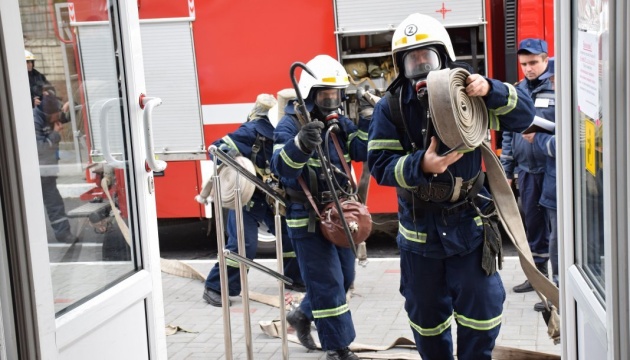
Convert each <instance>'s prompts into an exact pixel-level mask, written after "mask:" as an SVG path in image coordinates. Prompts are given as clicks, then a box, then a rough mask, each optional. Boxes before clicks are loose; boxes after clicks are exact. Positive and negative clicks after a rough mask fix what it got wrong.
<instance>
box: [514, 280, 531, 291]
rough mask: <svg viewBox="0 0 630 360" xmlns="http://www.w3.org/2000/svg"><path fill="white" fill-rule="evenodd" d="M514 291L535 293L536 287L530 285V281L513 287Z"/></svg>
mask: <svg viewBox="0 0 630 360" xmlns="http://www.w3.org/2000/svg"><path fill="white" fill-rule="evenodd" d="M512 290H514V292H515V293H526V292H530V291H534V287H533V286H532V284H530V283H529V280H525V282H523V283H522V284H520V285H516V286H515V287H513V288H512Z"/></svg>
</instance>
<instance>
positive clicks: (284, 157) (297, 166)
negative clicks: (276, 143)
mask: <svg viewBox="0 0 630 360" xmlns="http://www.w3.org/2000/svg"><path fill="white" fill-rule="evenodd" d="M280 157H281V158H282V160H284V163H285V164H287V165H289V166H290V167H292V168H294V169H301V168H303V167H304V165H305V164H306V163H299V162H295V161H293V160H291V158H290V157H289V155H287V153H286V151H284V149H282V150H281V151H280Z"/></svg>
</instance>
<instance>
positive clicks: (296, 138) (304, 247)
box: [272, 55, 369, 360]
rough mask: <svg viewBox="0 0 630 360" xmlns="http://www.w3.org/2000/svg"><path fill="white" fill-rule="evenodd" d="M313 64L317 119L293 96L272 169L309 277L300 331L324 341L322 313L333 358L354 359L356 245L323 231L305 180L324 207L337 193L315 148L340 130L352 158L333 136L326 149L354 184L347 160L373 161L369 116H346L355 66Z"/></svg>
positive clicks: (311, 92) (310, 97)
mask: <svg viewBox="0 0 630 360" xmlns="http://www.w3.org/2000/svg"><path fill="white" fill-rule="evenodd" d="M306 66H307V67H308V68H309V69H311V70H312V71H313V73H314V74H315V76H317V78H314V77H313V76H311V75H309V74H308V73H306V72H305V71H302V74H301V76H300V80H299V88H300V93H301V95H302V97H303V98H304V100H305V104H306V108H307V110H308V111H309V112H310V116H311V118H312V120H313V121H312V122H310V123H307V124H305V125H303V126H301V125H300V123H299V121H298V119H297V117H296V114H295V109H294V107H293V102H292V101H291V102H290V103H289V104H288V105H287V106H286V107H285V113H286V115H285V116H284V117H282V119H281V120H280V122H279V123H278V126H277V127H276V130H275V133H274V154H273V158H272V169H273V171H274V172H276V173H277V174H279V175H280V181H281V183H282V184H283V185H284V188H285V190H286V192H287V197H288V200H289V204H288V206H287V214H286V216H287V227H288V231H289V236H290V237H291V241H292V242H293V247H294V249H295V252H296V255H297V258H298V261H299V263H300V269H301V270H302V277H303V278H304V283H305V284H306V297H305V298H304V300H303V301H302V303H301V304H300V306H299V307H298V308H296V309H294V310H292V311H291V312H289V314H287V320H288V322H289V324H291V326H293V328H295V329H296V331H297V336H298V339H299V340H300V342H301V343H302V345H304V346H305V347H307V348H308V349H313V350H314V349H316V345H315V342H314V341H313V337H312V336H311V333H310V331H311V321H313V320H314V321H315V325H316V327H317V334H318V336H319V340H320V342H321V346H322V349H323V350H325V351H326V359H329V360H334V359H343V360H352V359H358V357H357V356H356V355H355V354H354V353H353V352H352V351H350V350H349V349H348V345H350V343H351V342H352V341H353V340H354V338H355V336H356V334H355V330H354V324H353V322H352V317H351V314H350V310H349V309H348V304H347V303H346V292H347V291H348V289H349V288H350V285H351V284H352V282H353V281H354V276H355V268H354V267H355V257H354V254H353V252H352V250H351V249H350V248H342V247H338V246H335V245H334V244H333V243H332V242H330V241H328V240H327V239H326V238H324V236H323V235H322V233H321V231H320V229H319V226H318V225H319V224H317V219H316V216H315V215H314V211H313V210H312V209H311V205H310V203H309V200H308V199H307V197H306V195H305V192H304V191H303V189H302V187H301V185H300V184H299V181H298V178H301V179H302V180H304V182H305V183H306V186H308V189H309V191H310V193H311V194H312V195H313V197H315V198H316V200H317V202H318V204H317V205H318V207H322V206H324V204H326V203H327V202H330V201H332V199H331V193H330V191H337V194H338V196H339V197H340V198H343V197H344V196H345V194H344V193H343V192H342V191H341V190H340V189H329V188H328V186H327V183H326V181H325V178H324V176H325V174H323V173H322V171H321V170H322V168H321V159H320V158H319V154H318V153H317V152H316V151H315V150H316V148H317V146H318V145H320V144H321V143H322V139H326V132H327V131H328V130H329V129H330V130H331V131H334V130H333V129H335V128H334V127H332V128H331V126H334V124H336V126H337V130H336V136H337V138H338V140H339V143H340V145H341V146H340V147H341V149H342V151H343V154H344V157H345V159H340V158H339V156H338V154H337V152H336V150H335V147H334V146H333V144H332V141H331V143H330V146H329V147H326V146H322V147H323V148H328V150H324V151H327V152H326V157H327V158H328V159H330V161H331V163H332V166H334V167H335V168H336V169H337V171H334V173H335V174H334V176H335V177H336V180H337V182H338V184H339V185H340V187H341V189H344V188H347V185H348V183H349V179H347V177H346V176H345V173H344V170H343V169H344V168H343V164H342V163H341V161H345V162H347V163H348V164H349V163H350V160H355V161H365V160H366V155H367V128H368V124H369V121H368V120H367V119H364V118H361V119H360V120H359V124H358V128H357V126H356V125H355V124H354V123H353V122H352V121H351V120H350V119H348V118H347V117H346V116H343V115H341V114H339V108H340V106H341V101H342V96H343V95H344V94H343V90H344V89H345V88H347V86H348V83H349V80H348V74H347V72H346V71H345V69H344V68H343V66H342V65H341V64H340V63H339V62H338V61H337V60H335V59H333V58H332V57H330V56H328V55H318V56H316V57H315V58H313V59H312V60H310V61H309V62H308V63H307V64H306Z"/></svg>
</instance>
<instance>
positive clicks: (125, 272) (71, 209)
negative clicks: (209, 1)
mask: <svg viewBox="0 0 630 360" xmlns="http://www.w3.org/2000/svg"><path fill="white" fill-rule="evenodd" d="M45 3H47V2H42V4H45ZM25 49H26V50H28V51H29V52H30V53H32V54H34V57H35V60H34V68H35V69H36V70H38V71H39V72H41V73H44V74H45V76H46V79H47V81H46V82H42V84H41V87H42V91H41V92H39V93H37V94H36V96H38V97H39V98H38V99H36V100H37V101H35V100H33V102H31V101H30V98H31V97H33V96H35V95H33V93H31V95H30V96H29V91H28V90H27V89H29V87H30V86H29V85H28V84H29V82H28V78H27V76H26V70H27V67H28V68H30V67H31V65H32V64H28V61H26V64H25V59H24V58H23V57H22V54H24V50H25ZM62 54H63V56H62ZM64 58H65V59H67V60H68V61H67V62H65V63H64V62H63V60H60V59H64ZM87 59H91V60H94V59H98V60H99V61H86V60H87ZM27 60H28V59H27ZM7 79H8V80H7ZM5 80H6V81H5ZM0 83H1V84H2V87H3V89H7V90H8V91H2V92H0V104H9V106H4V105H3V106H0V108H3V109H5V112H3V116H1V117H0V126H1V128H2V131H0V133H2V134H3V135H0V136H2V137H3V140H2V141H0V143H2V144H1V145H0V163H2V164H4V165H2V171H0V183H1V184H2V185H3V186H2V187H1V188H2V190H0V201H1V202H2V206H1V207H0V208H1V209H2V214H0V215H1V216H2V218H3V219H4V222H3V223H4V224H5V225H8V226H5V227H3V229H6V233H5V234H4V235H3V236H1V237H0V239H3V240H2V242H3V243H0V250H1V249H7V248H8V249H12V250H11V253H12V254H13V255H12V256H11V258H10V260H9V261H8V262H5V261H2V263H3V265H2V267H3V269H4V268H5V267H8V271H0V274H1V275H2V281H0V294H2V295H3V298H2V300H6V297H4V296H5V295H6V294H7V293H11V294H12V297H13V300H12V301H10V302H7V301H3V305H6V304H19V306H16V307H15V308H14V309H13V314H12V316H11V317H12V318H14V319H17V320H16V321H15V326H14V328H12V329H9V330H8V333H10V334H15V336H14V339H17V340H16V341H15V342H12V343H11V344H9V345H10V347H11V348H10V349H9V354H18V356H17V357H12V356H11V355H9V358H24V359H26V358H40V359H86V358H95V359H166V357H167V354H166V341H165V331H164V314H163V312H164V310H163V304H162V284H161V274H160V258H159V248H158V232H157V223H156V209H155V190H154V179H153V172H152V171H150V169H149V167H150V166H153V167H158V168H159V167H160V166H163V165H164V163H163V162H160V161H159V160H155V157H154V155H153V154H151V152H152V147H151V145H152V141H151V140H152V134H151V133H150V131H149V130H150V129H151V127H152V126H151V116H150V115H151V113H157V112H159V110H160V107H159V106H158V105H159V104H160V99H159V96H160V94H157V93H155V94H154V93H147V91H146V85H145V80H144V65H143V53H142V41H141V32H140V24H139V20H138V2H137V1H130V0H99V1H92V0H78V1H74V2H72V3H58V2H50V6H33V2H32V1H30V0H29V1H27V0H7V1H4V0H3V1H2V2H1V3H0ZM31 90H33V89H31ZM34 90H38V89H34ZM69 94H72V96H69ZM145 95H146V96H145ZM69 99H74V101H72V103H70V102H68V100H69ZM148 99H151V100H148ZM40 101H41V106H40V105H38V104H39V102H40ZM33 105H35V108H34V107H33ZM64 112H65V113H64ZM68 113H72V114H71V115H72V116H68ZM7 114H8V116H5V115H7ZM33 120H34V121H33ZM73 121H76V123H74V125H76V126H72V127H70V126H69V125H70V124H69V123H70V122H73ZM33 124H34V125H33ZM71 129H76V131H71ZM5 130H7V131H5ZM5 134H7V135H6V136H5ZM9 134H13V135H12V136H11V137H9ZM74 137H80V138H83V139H86V141H84V142H83V141H82V142H76V141H73V138H74ZM76 144H85V146H87V148H83V147H78V146H77V145H76ZM11 149H12V150H11ZM90 151H94V152H92V154H91V155H92V156H91V158H90V157H82V156H75V154H76V153H77V152H90ZM97 151H98V153H97ZM11 154H12V155H11ZM95 155H101V156H95ZM80 159H91V161H87V160H86V162H84V161H81V160H80ZM38 160H39V161H38ZM4 170H6V171H4ZM156 171H159V169H156ZM11 174H15V176H13V175H11ZM27 174H28V175H27ZM5 185H6V186H5ZM7 189H12V190H7ZM86 190H89V194H90V196H89V197H88V198H86V197H85V196H80V195H81V194H84V193H85V192H86ZM9 197H10V199H11V201H9V202H5V201H4V200H3V199H9ZM16 249H20V250H19V251H16ZM0 253H2V251H0ZM5 259H6V258H5ZM7 274H8V275H7ZM7 277H8V279H7ZM5 280H7V281H5ZM2 315H3V316H2V317H3V318H4V317H5V316H6V315H7V313H5V312H4V308H2ZM0 357H2V356H1V354H0Z"/></svg>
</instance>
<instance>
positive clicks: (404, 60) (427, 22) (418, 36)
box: [392, 13, 455, 79]
mask: <svg viewBox="0 0 630 360" xmlns="http://www.w3.org/2000/svg"><path fill="white" fill-rule="evenodd" d="M447 57H448V59H447ZM392 58H393V60H394V69H395V70H396V71H397V72H398V74H399V76H405V77H407V78H408V79H414V78H417V77H421V76H425V77H426V74H428V72H429V71H432V70H439V69H442V68H445V66H444V65H445V63H446V62H447V61H448V60H449V59H450V61H455V51H454V50H453V44H452V43H451V38H450V36H449V35H448V32H447V31H446V29H445V28H444V26H443V25H442V23H440V22H439V21H438V20H437V19H435V18H433V17H431V16H428V15H423V14H419V13H415V14H411V15H409V16H408V17H407V18H406V19H405V20H403V22H401V23H400V25H398V27H397V28H396V31H394V36H393V37H392Z"/></svg>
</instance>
